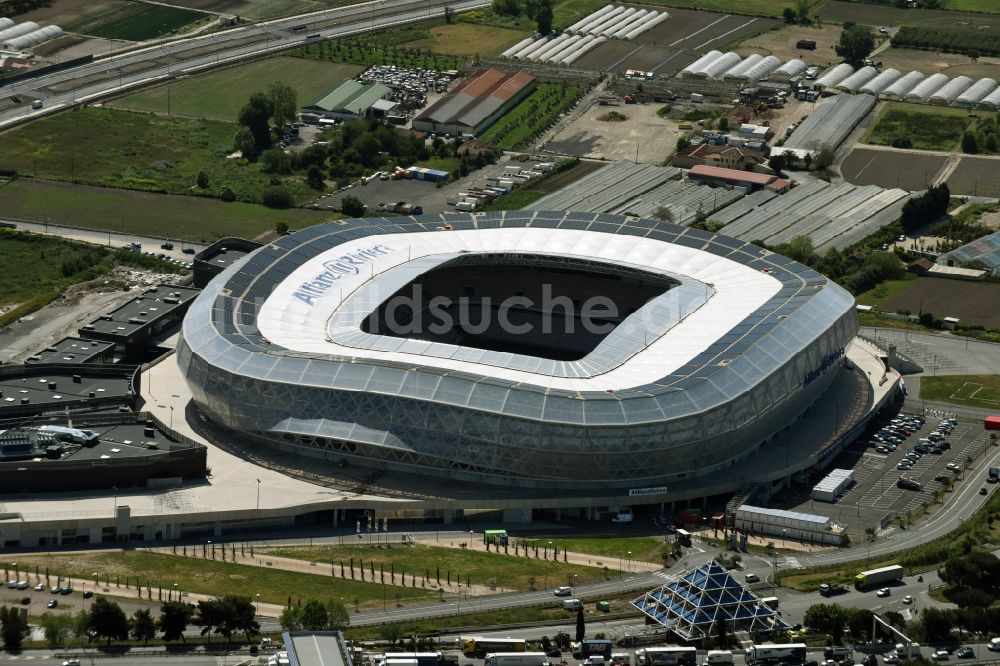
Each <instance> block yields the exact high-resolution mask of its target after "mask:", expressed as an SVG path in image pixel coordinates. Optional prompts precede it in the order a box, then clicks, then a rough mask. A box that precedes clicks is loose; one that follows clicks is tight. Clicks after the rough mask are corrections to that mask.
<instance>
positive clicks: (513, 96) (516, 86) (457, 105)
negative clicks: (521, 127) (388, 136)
mask: <svg viewBox="0 0 1000 666" xmlns="http://www.w3.org/2000/svg"><path fill="white" fill-rule="evenodd" d="M535 85H536V83H535V77H533V76H531V75H530V74H525V73H524V72H501V71H499V70H496V69H485V70H482V71H480V72H477V73H476V74H474V75H473V76H471V77H469V78H468V79H466V80H465V81H463V82H462V83H460V84H459V85H458V86H457V87H456V88H455V89H454V90H452V91H451V92H450V93H448V94H447V95H445V96H444V97H442V98H441V99H439V100H438V101H437V102H435V103H434V104H431V105H430V106H429V107H427V109H426V110H424V111H423V113H421V114H420V115H418V116H417V117H416V118H414V119H413V129H414V130H417V131H420V132H436V133H439V134H449V135H452V136H464V135H472V136H478V135H479V134H482V132H484V131H485V130H486V128H488V127H489V126H490V125H492V124H493V123H494V122H496V120H497V119H498V118H500V116H502V115H503V114H505V113H507V111H509V110H510V109H511V108H512V107H513V106H514V105H515V104H517V103H518V102H520V101H521V100H522V99H524V98H525V97H526V96H527V95H528V94H529V93H530V92H531V91H532V90H534V89H535Z"/></svg>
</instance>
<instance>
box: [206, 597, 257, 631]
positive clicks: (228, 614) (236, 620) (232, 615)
mask: <svg viewBox="0 0 1000 666" xmlns="http://www.w3.org/2000/svg"><path fill="white" fill-rule="evenodd" d="M255 615H256V612H255V610H254V605H253V602H252V601H251V600H250V597H240V596H235V595H228V596H225V597H221V598H218V597H216V598H213V599H207V600H204V601H199V602H198V621H197V624H198V625H199V626H201V628H202V629H201V634H202V636H204V635H206V634H209V633H211V632H212V631H213V629H214V631H215V633H217V634H222V635H223V636H225V637H226V640H227V641H232V640H233V634H234V633H237V632H242V633H243V634H244V635H245V636H246V639H247V640H250V636H251V635H253V634H256V633H258V632H260V625H259V624H257V621H256V619H254V618H255Z"/></svg>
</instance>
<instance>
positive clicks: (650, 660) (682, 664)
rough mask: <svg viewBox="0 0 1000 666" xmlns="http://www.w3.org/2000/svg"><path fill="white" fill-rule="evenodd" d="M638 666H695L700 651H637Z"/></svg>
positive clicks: (686, 649) (667, 648) (679, 648)
mask: <svg viewBox="0 0 1000 666" xmlns="http://www.w3.org/2000/svg"><path fill="white" fill-rule="evenodd" d="M635 660H636V662H637V666H695V664H696V663H697V662H698V649H697V648H693V647H679V646H677V645H668V646H667V647H649V648H642V649H639V650H636V651H635Z"/></svg>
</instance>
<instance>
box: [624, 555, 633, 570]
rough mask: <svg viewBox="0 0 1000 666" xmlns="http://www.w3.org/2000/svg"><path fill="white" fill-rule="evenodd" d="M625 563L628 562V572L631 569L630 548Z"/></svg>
mask: <svg viewBox="0 0 1000 666" xmlns="http://www.w3.org/2000/svg"><path fill="white" fill-rule="evenodd" d="M625 563H626V564H628V570H629V572H631V571H632V551H631V550H630V551H628V559H627V560H625Z"/></svg>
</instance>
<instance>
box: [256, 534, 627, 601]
mask: <svg viewBox="0 0 1000 666" xmlns="http://www.w3.org/2000/svg"><path fill="white" fill-rule="evenodd" d="M553 543H555V541H554V540H553ZM538 549H539V552H541V550H542V545H541V544H539V548H538ZM261 552H262V553H267V554H272V555H275V556H277V557H288V558H292V559H296V560H305V561H309V562H321V563H325V564H337V565H339V564H340V563H341V562H343V563H345V564H346V563H348V562H349V561H350V559H351V558H354V561H355V563H357V560H358V559H359V558H360V559H363V560H364V561H365V564H366V566H367V564H368V562H373V563H374V564H375V568H376V569H378V568H379V567H380V565H381V566H384V567H385V569H386V571H389V569H390V565H391V566H392V567H393V568H394V570H395V571H396V573H399V572H400V571H401V570H405V571H407V572H415V573H417V575H418V577H419V576H422V575H423V574H424V573H425V572H427V571H429V572H430V574H431V576H432V577H434V578H435V579H436V576H437V572H438V571H440V576H441V580H442V581H444V580H445V579H446V577H447V576H448V574H449V573H450V575H451V580H452V581H454V580H455V578H456V576H458V575H461V577H462V580H463V581H465V580H469V581H470V582H471V583H472V584H473V585H484V586H492V585H493V584H494V582H495V585H496V586H497V587H500V588H504V589H508V590H510V589H514V590H528V589H531V588H532V587H535V588H542V589H544V587H546V585H545V582H544V581H546V580H547V581H549V582H551V583H553V584H559V585H561V584H563V581H565V580H566V579H567V577H568V576H574V577H575V578H576V582H577V583H585V582H594V581H603V580H604V571H603V569H601V568H598V567H593V566H585V565H581V564H566V563H563V562H556V561H554V560H553V559H552V553H551V550H550V551H549V555H548V556H549V559H547V560H546V559H538V558H535V557H525V556H524V555H520V556H516V555H513V554H504V553H502V552H501V553H486V552H482V551H478V550H463V549H460V548H446V547H436V546H425V545H419V544H418V545H416V546H400V547H393V548H376V547H372V546H362V545H357V546H313V547H306V546H303V547H288V548H269V549H267V550H266V551H261ZM609 568H610V569H613V570H614V571H615V572H617V562H615V563H614V564H611V563H609Z"/></svg>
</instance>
